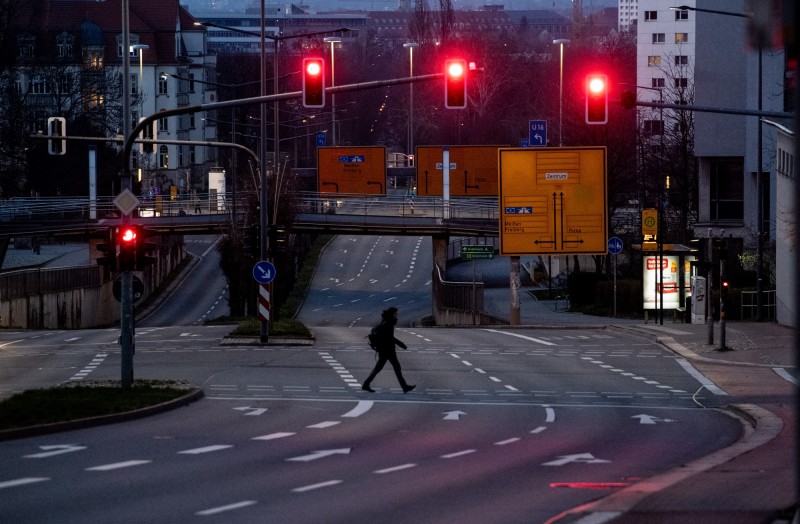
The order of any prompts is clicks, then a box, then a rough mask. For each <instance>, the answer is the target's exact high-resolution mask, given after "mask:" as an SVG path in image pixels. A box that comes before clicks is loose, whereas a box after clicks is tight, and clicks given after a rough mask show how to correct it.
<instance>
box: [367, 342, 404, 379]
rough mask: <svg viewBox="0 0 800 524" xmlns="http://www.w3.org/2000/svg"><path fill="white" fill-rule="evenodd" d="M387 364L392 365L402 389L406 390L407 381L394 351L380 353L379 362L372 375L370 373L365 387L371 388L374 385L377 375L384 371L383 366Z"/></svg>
mask: <svg viewBox="0 0 800 524" xmlns="http://www.w3.org/2000/svg"><path fill="white" fill-rule="evenodd" d="M386 362H389V363H390V364H391V365H392V367H393V368H394V374H395V375H396V376H397V381H398V382H399V383H400V386H401V387H403V388H405V387H406V385H407V384H406V379H404V378H403V373H402V371H401V370H400V361H399V360H397V353H396V352H394V351H386V352H384V351H381V352H379V353H378V362H376V363H375V367H374V368H373V369H372V373H370V374H369V376H368V377H367V380H365V381H364V385H365V386H367V387H369V385H370V383H372V381H373V380H374V379H375V377H376V376H377V374H378V373H380V371H381V370H382V369H383V366H385V365H386Z"/></svg>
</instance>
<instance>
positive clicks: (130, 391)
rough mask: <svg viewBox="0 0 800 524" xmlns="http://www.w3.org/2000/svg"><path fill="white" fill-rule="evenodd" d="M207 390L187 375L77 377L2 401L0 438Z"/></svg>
mask: <svg viewBox="0 0 800 524" xmlns="http://www.w3.org/2000/svg"><path fill="white" fill-rule="evenodd" d="M202 397H203V390H202V389H200V388H198V387H196V386H193V385H191V384H189V383H187V382H183V381H163V380H158V381H148V380H138V381H135V382H134V384H133V386H132V387H131V388H127V389H123V388H122V387H120V383H119V381H85V382H84V381H81V382H78V381H73V382H68V383H66V384H63V385H61V386H58V387H53V388H44V389H35V390H28V391H24V392H22V393H19V394H17V395H14V396H12V397H10V398H8V399H6V400H4V401H3V402H0V421H2V422H0V441H4V440H12V439H18V438H26V437H31V436H37V435H46V434H51V433H59V432H62V431H69V430H73V429H82V428H88V427H94V426H100V425H104V424H114V423H117V422H124V421H128V420H134V419H137V418H142V417H146V416H150V415H155V414H158V413H163V412H165V411H169V410H171V409H175V408H178V407H181V406H186V405H188V404H190V403H191V402H194V401H195V400H198V399H200V398H202Z"/></svg>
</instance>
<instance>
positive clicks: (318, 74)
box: [303, 58, 325, 107]
mask: <svg viewBox="0 0 800 524" xmlns="http://www.w3.org/2000/svg"><path fill="white" fill-rule="evenodd" d="M303 107H325V61H324V60H323V59H322V58H304V59H303Z"/></svg>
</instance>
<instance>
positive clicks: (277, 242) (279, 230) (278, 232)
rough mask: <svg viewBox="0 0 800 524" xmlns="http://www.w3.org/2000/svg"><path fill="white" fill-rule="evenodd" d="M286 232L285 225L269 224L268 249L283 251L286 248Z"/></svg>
mask: <svg viewBox="0 0 800 524" xmlns="http://www.w3.org/2000/svg"><path fill="white" fill-rule="evenodd" d="M288 237H289V235H288V233H287V231H286V226H282V225H279V224H273V225H271V226H269V246H270V251H272V252H278V253H285V252H286V249H287V245H286V241H287V240H288Z"/></svg>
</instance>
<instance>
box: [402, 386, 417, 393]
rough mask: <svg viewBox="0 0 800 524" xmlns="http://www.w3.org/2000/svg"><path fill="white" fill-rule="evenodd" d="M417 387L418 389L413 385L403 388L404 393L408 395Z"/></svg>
mask: <svg viewBox="0 0 800 524" xmlns="http://www.w3.org/2000/svg"><path fill="white" fill-rule="evenodd" d="M415 387H417V386H416V384H412V385H411V386H403V393H408V392H409V391H411V390H412V389H414V388H415Z"/></svg>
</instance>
